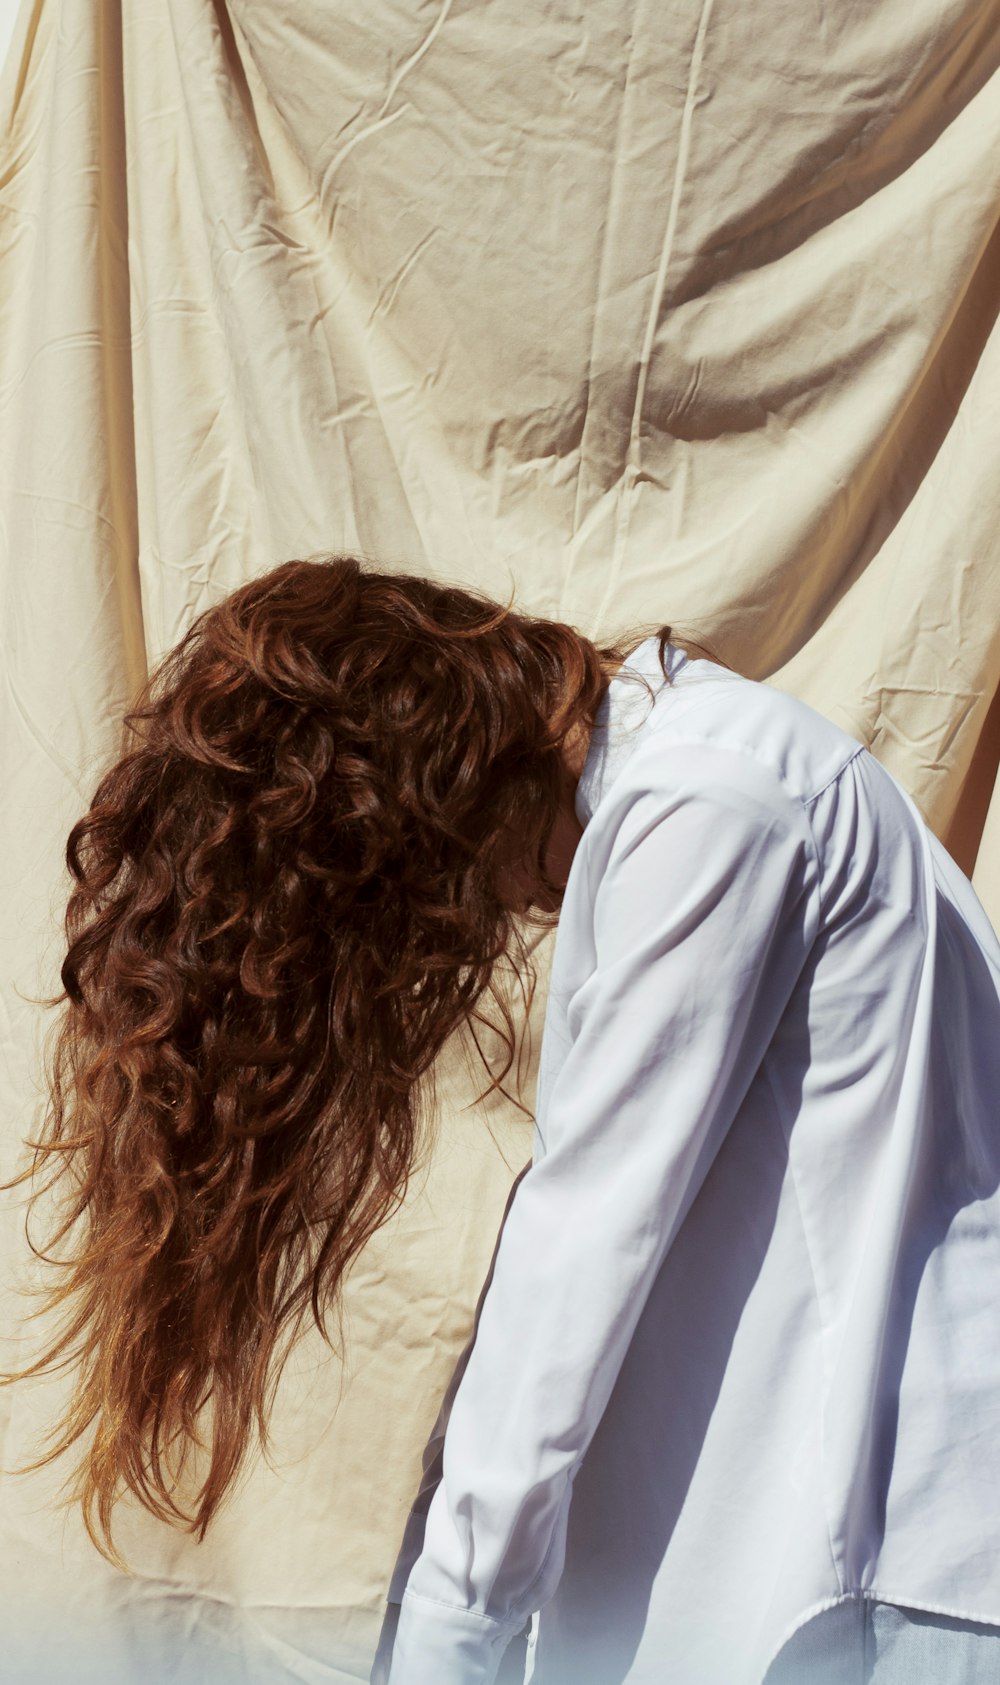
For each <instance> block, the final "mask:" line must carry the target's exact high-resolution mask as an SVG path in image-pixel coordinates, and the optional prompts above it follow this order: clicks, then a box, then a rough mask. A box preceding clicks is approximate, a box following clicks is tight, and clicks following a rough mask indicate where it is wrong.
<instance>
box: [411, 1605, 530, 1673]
mask: <svg viewBox="0 0 1000 1685" xmlns="http://www.w3.org/2000/svg"><path fill="white" fill-rule="evenodd" d="M523 1625H524V1622H523V1621H519V1622H517V1623H516V1624H515V1625H511V1624H510V1623H509V1622H502V1621H497V1620H494V1618H493V1617H492V1615H480V1614H477V1613H476V1611H475V1610H473V1609H458V1608H452V1607H451V1605H450V1604H447V1603H436V1602H435V1601H434V1600H433V1599H432V1598H429V1597H422V1596H421V1595H420V1594H419V1593H416V1592H410V1591H407V1592H404V1594H403V1598H402V1601H401V1603H400V1610H399V1625H398V1627H397V1628H396V1637H395V1641H394V1643H393V1646H392V1666H391V1667H390V1669H389V1679H388V1685H493V1682H494V1680H495V1679H496V1676H497V1673H498V1672H499V1669H500V1663H501V1661H502V1660H503V1653H504V1651H505V1650H506V1648H507V1646H508V1644H509V1643H510V1641H511V1639H512V1638H513V1637H514V1636H515V1634H516V1633H518V1632H520V1631H521V1628H522V1627H523Z"/></svg>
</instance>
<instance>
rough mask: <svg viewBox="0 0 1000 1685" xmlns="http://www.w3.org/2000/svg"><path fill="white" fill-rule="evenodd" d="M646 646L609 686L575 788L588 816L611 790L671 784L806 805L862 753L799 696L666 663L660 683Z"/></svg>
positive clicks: (694, 665) (718, 670) (710, 666)
mask: <svg viewBox="0 0 1000 1685" xmlns="http://www.w3.org/2000/svg"><path fill="white" fill-rule="evenodd" d="M651 645H652V647H651V648H649V647H645V648H644V649H643V650H642V651H639V652H636V655H637V656H638V659H636V658H635V657H633V658H632V660H630V662H629V668H630V672H631V675H632V677H630V678H629V677H626V676H625V675H624V674H623V675H622V680H621V681H613V683H612V687H611V690H610V692H609V697H608V708H607V709H606V711H605V715H604V718H603V720H602V721H601V722H600V727H599V730H598V732H597V733H596V734H595V740H594V742H593V744H592V753H591V755H590V756H589V757H588V765H587V767H586V768H585V776H584V779H583V781H582V782H583V806H584V809H585V811H587V813H588V814H596V812H597V810H598V808H599V807H600V806H601V805H602V803H604V804H605V805H606V804H607V799H608V798H609V797H610V795H611V792H612V789H613V790H614V792H615V795H616V797H617V801H618V802H620V801H622V800H628V799H629V796H630V793H631V794H634V793H635V789H637V788H638V786H640V785H642V786H648V785H649V784H650V781H652V782H653V783H654V784H656V783H660V782H662V784H663V786H664V790H665V791H666V790H668V789H669V788H670V786H671V785H672V784H673V782H675V781H676V779H677V778H679V777H682V778H684V779H685V780H686V779H690V778H691V777H695V778H698V779H704V780H706V781H709V780H714V781H718V782H722V783H725V782H726V781H731V780H736V781H738V782H740V783H741V784H746V785H748V786H749V785H756V786H758V787H759V788H760V790H761V791H762V793H765V794H766V793H768V792H773V795H774V797H775V799H786V800H791V801H792V802H793V803H795V804H797V805H798V804H808V803H809V802H810V801H811V800H812V799H813V798H814V797H815V796H816V795H818V794H819V793H820V791H821V790H823V789H825V788H826V787H827V786H828V785H829V784H830V783H831V781H832V780H833V779H835V778H836V777H837V776H838V775H839V773H840V772H841V771H843V769H844V768H845V767H846V766H847V765H848V763H849V762H850V761H851V760H852V759H853V758H854V756H856V755H857V754H859V753H860V752H861V750H862V749H863V745H862V744H861V743H859V742H858V740H857V739H856V738H854V737H851V736H850V735H849V734H848V733H847V732H845V731H843V730H841V728H840V727H839V726H837V725H835V724H834V723H833V721H832V720H829V719H827V718H826V716H825V715H823V714H820V713H818V712H817V710H816V709H814V708H812V707H810V706H809V704H808V703H805V702H803V701H801V700H800V699H799V698H798V697H795V696H792V695H790V694H789V693H788V692H786V691H782V690H779V689H778V688H777V687H776V686H774V685H771V684H768V683H766V682H764V681H761V680H755V679H748V678H745V677H743V676H742V675H741V674H739V673H735V672H732V671H731V670H730V669H729V668H726V667H722V666H721V665H719V664H718V663H717V662H713V661H709V660H705V659H688V658H686V657H683V656H682V657H681V658H680V659H679V660H678V659H676V658H673V655H672V656H671V659H670V660H669V664H668V670H669V671H670V674H671V677H670V679H669V680H667V679H665V678H664V676H663V673H662V671H661V670H660V668H659V663H658V658H657V655H656V641H655V639H654V640H651ZM636 680H638V683H636ZM643 680H645V681H647V683H648V686H649V689H648V690H646V692H645V700H644V701H643V698H642V697H641V696H640V694H639V692H640V690H641V689H643V688H644V687H643V685H642V681H643ZM633 787H635V788H633Z"/></svg>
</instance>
